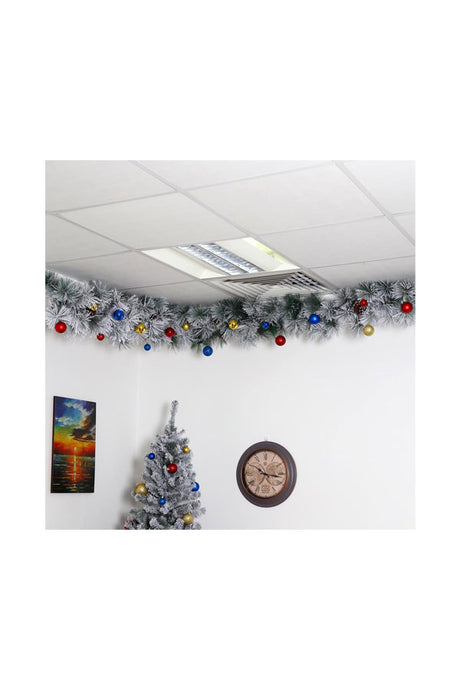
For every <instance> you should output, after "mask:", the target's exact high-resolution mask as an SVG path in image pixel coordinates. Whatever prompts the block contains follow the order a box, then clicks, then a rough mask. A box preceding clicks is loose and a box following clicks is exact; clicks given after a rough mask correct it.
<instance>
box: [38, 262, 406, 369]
mask: <svg viewBox="0 0 460 690" xmlns="http://www.w3.org/2000/svg"><path fill="white" fill-rule="evenodd" d="M46 295H47V300H46V324H47V326H48V328H53V329H55V330H56V331H57V332H58V333H66V334H69V333H70V334H72V335H75V336H91V337H94V338H97V339H98V340H100V341H102V340H108V341H110V342H111V343H112V344H115V343H116V344H118V345H120V346H124V347H129V346H143V347H144V350H146V351H149V350H151V349H152V348H159V347H161V346H167V347H169V348H173V349H175V348H183V347H191V348H194V349H198V350H200V351H202V352H203V354H204V355H206V356H209V355H211V354H212V353H213V348H212V346H213V345H216V344H220V345H222V344H226V343H235V344H240V345H253V344H256V343H257V342H258V341H260V340H272V341H274V342H275V343H276V344H277V345H284V343H285V342H286V337H287V336H289V335H296V336H299V335H300V336H303V337H305V338H308V339H312V340H313V339H314V340H319V339H324V338H329V337H330V336H331V335H333V334H335V333H337V332H338V331H339V330H341V329H343V328H346V329H348V330H350V331H351V332H353V333H356V334H364V335H368V336H369V335H372V334H373V333H374V327H375V326H376V325H382V324H393V325H395V326H406V325H408V324H411V323H413V320H414V304H415V285H414V282H413V281H412V280H409V279H403V280H397V281H392V282H388V281H373V282H365V283H360V284H359V285H358V286H357V287H356V288H341V289H338V290H336V291H334V292H316V293H310V294H289V295H286V296H284V297H269V298H264V297H256V298H254V297H247V298H239V297H238V298H236V297H235V298H233V297H231V298H228V299H223V300H220V301H218V302H215V303H213V304H189V305H184V304H171V303H169V302H168V301H167V300H166V299H164V298H162V297H148V296H145V295H144V296H143V295H132V294H128V293H126V292H123V291H120V290H118V289H116V288H111V287H108V286H107V285H104V284H103V283H101V282H100V281H88V282H80V281H77V280H74V279H72V278H68V277H66V276H62V275H59V274H57V273H54V272H52V271H47V272H46Z"/></svg>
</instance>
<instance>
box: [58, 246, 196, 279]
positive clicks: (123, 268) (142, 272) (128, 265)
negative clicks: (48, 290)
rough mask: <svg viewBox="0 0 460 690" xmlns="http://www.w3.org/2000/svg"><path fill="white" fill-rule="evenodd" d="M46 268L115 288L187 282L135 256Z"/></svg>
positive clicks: (99, 259) (161, 267)
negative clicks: (104, 283) (100, 281)
mask: <svg viewBox="0 0 460 690" xmlns="http://www.w3.org/2000/svg"><path fill="white" fill-rule="evenodd" d="M48 268H50V269H52V270H54V271H57V272H58V273H62V274H64V275H67V276H70V277H71V278H77V279H78V280H102V281H104V282H106V283H108V284H109V285H113V286H114V287H119V288H127V287H130V286H132V285H133V284H135V285H137V286H142V285H162V284H163V283H180V282H183V281H188V280H190V277H189V276H187V275H185V274H183V273H181V272H180V271H176V270H175V269H174V268H171V267H170V266H165V264H161V263H159V262H158V261H155V260H154V259H150V258H149V257H147V256H143V255H142V254H137V253H136V252H126V253H125V254H115V255H113V256H104V257H96V258H94V259H84V260H81V261H66V262H63V263H61V262H57V261H53V262H51V263H50V264H48Z"/></svg>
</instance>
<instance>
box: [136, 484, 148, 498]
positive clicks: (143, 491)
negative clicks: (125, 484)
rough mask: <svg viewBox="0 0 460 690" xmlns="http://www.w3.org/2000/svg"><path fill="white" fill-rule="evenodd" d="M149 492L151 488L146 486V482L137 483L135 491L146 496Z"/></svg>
mask: <svg viewBox="0 0 460 690" xmlns="http://www.w3.org/2000/svg"><path fill="white" fill-rule="evenodd" d="M148 492H149V490H148V489H147V487H146V486H145V484H144V482H141V483H140V484H137V485H136V488H135V489H134V493H135V494H140V495H141V496H146V495H147V494H148Z"/></svg>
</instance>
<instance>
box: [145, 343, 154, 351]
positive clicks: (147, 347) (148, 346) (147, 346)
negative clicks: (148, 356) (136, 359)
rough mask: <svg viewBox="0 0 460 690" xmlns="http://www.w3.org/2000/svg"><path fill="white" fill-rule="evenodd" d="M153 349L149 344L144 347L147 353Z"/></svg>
mask: <svg viewBox="0 0 460 690" xmlns="http://www.w3.org/2000/svg"><path fill="white" fill-rule="evenodd" d="M151 347H152V346H151V345H149V343H145V345H144V350H146V351H147V352H148V351H149V350H150V349H151Z"/></svg>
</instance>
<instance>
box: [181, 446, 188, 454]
mask: <svg viewBox="0 0 460 690" xmlns="http://www.w3.org/2000/svg"><path fill="white" fill-rule="evenodd" d="M182 450H183V452H184V453H190V448H189V447H188V446H184V447H183V448H182Z"/></svg>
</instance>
